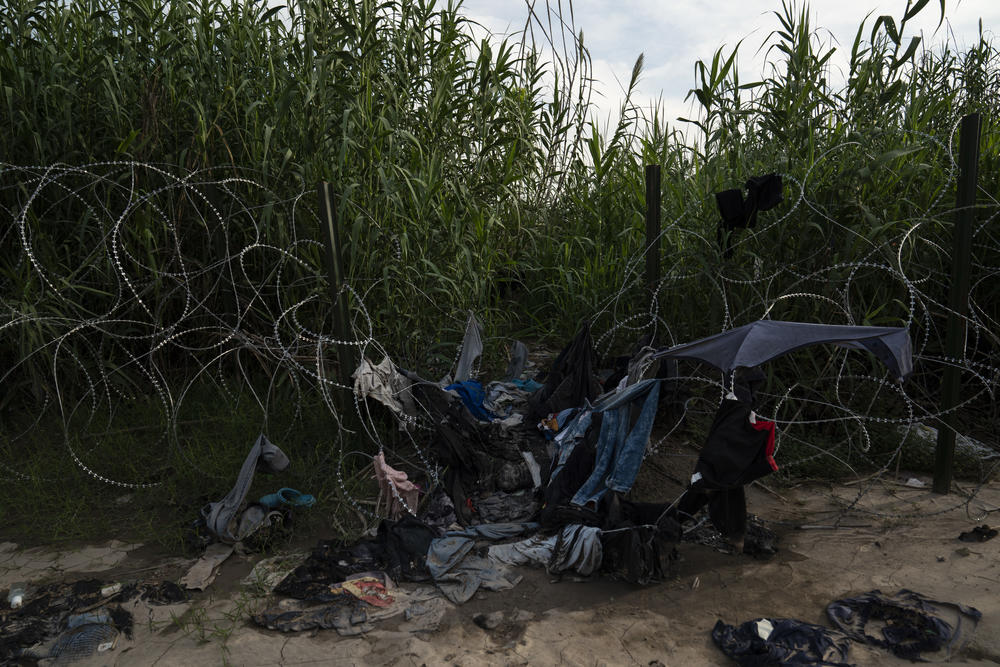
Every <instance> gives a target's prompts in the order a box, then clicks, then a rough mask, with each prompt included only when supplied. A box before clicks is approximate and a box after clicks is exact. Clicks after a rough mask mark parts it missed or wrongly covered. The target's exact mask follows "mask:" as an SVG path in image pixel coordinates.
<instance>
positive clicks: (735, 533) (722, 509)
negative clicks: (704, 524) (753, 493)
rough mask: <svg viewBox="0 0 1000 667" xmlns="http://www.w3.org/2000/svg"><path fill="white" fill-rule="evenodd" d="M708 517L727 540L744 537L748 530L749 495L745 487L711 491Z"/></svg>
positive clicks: (735, 540)
mask: <svg viewBox="0 0 1000 667" xmlns="http://www.w3.org/2000/svg"><path fill="white" fill-rule="evenodd" d="M708 517H709V518H710V519H711V520H712V525H714V526H715V527H716V528H717V529H718V530H719V532H720V533H722V536H723V537H725V538H726V539H727V540H730V541H733V542H737V541H739V540H741V539H743V536H744V535H746V532H747V497H746V493H745V492H744V490H743V487H742V486H738V487H736V488H734V489H723V490H721V491H712V492H710V493H709V496H708Z"/></svg>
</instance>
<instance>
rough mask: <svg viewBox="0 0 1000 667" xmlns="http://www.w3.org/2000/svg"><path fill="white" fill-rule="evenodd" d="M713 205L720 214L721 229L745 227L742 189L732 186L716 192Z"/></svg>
mask: <svg viewBox="0 0 1000 667" xmlns="http://www.w3.org/2000/svg"><path fill="white" fill-rule="evenodd" d="M715 205H716V206H718V207H719V215H720V216H722V229H726V230H732V229H737V228H738V227H746V214H745V213H744V212H743V191H742V190H739V189H735V188H734V189H732V190H723V191H722V192H716V193H715Z"/></svg>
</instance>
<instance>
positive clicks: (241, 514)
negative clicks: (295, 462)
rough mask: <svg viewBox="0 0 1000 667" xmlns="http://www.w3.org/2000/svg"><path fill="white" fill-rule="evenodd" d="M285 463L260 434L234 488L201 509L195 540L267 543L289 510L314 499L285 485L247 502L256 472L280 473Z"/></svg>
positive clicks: (281, 528) (308, 504)
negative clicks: (256, 499) (254, 500)
mask: <svg viewBox="0 0 1000 667" xmlns="http://www.w3.org/2000/svg"><path fill="white" fill-rule="evenodd" d="M288 466H289V460H288V456H286V455H285V453H284V452H283V451H281V448H279V447H278V446H277V445H275V444H274V443H272V442H271V441H270V440H268V439H267V436H265V435H264V434H263V433H261V434H260V435H259V436H257V440H256V442H254V444H253V446H252V447H251V448H250V451H249V452H248V453H247V457H246V459H244V461H243V465H242V466H241V467H240V472H239V474H238V475H237V477H236V484H235V485H233V488H232V489H230V491H229V493H227V494H226V496H225V497H224V498H223V499H222V500H220V501H218V502H213V503H209V504H208V505H206V506H205V507H204V508H202V510H201V518H200V519H199V520H198V521H197V522H196V525H195V539H196V540H199V541H200V542H201V546H205V545H207V544H210V543H211V542H213V541H218V542H222V543H224V544H235V543H238V542H239V543H243V544H244V545H245V546H253V542H260V543H266V542H267V541H268V540H269V539H272V538H273V537H274V535H275V534H277V533H281V532H283V531H284V530H285V529H286V527H287V525H288V523H289V520H290V516H291V512H292V509H293V508H308V507H312V506H313V504H315V502H316V499H315V498H314V497H313V496H311V495H308V494H305V493H301V492H299V491H296V490H295V489H290V488H287V487H285V488H281V489H279V490H278V491H277V492H275V493H270V494H267V495H264V496H262V497H261V498H260V499H259V500H258V501H256V502H250V503H247V502H246V499H247V494H248V493H249V492H250V485H251V484H252V483H253V478H254V474H255V473H256V472H258V471H259V472H264V473H271V474H274V473H280V472H284V471H285V470H286V469H287V468H288Z"/></svg>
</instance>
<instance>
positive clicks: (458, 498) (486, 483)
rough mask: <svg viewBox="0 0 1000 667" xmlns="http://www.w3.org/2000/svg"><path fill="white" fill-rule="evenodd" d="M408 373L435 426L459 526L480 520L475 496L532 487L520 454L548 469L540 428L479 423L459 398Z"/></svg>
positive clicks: (437, 448)
mask: <svg viewBox="0 0 1000 667" xmlns="http://www.w3.org/2000/svg"><path fill="white" fill-rule="evenodd" d="M404 374H405V375H406V376H407V377H408V378H410V379H411V380H413V382H414V384H413V385H412V386H411V389H410V391H411V394H412V395H413V398H414V400H415V401H416V402H417V404H418V405H420V406H421V408H423V409H424V410H426V412H427V414H428V416H429V417H430V420H431V423H432V425H433V429H434V437H433V449H434V452H435V455H436V459H437V461H438V463H440V464H441V465H442V467H443V468H444V469H445V472H444V475H443V476H442V486H443V487H444V490H445V492H446V493H447V494H448V496H449V498H451V501H452V505H453V506H454V509H455V514H456V518H457V520H458V522H459V523H460V524H462V525H466V526H467V525H470V524H472V523H475V522H476V520H477V517H476V516H475V515H474V512H473V504H474V499H475V498H480V497H485V496H488V495H490V494H491V493H493V492H494V491H496V490H497V489H500V490H503V491H508V492H512V491H517V490H520V489H531V488H533V487H534V481H533V479H532V477H531V472H530V470H529V469H528V466H527V464H526V463H525V460H524V457H523V456H522V454H521V452H522V451H525V452H531V453H532V455H533V456H534V458H535V461H536V462H537V463H538V464H539V466H540V467H541V469H542V470H543V471H544V470H547V469H548V464H549V461H548V456H547V454H546V448H545V442H544V438H543V437H542V436H541V434H539V433H538V431H537V429H535V428H533V427H532V426H529V425H528V424H524V425H522V426H515V427H512V428H510V429H507V430H506V431H504V430H503V429H501V428H500V425H499V424H496V423H493V424H484V423H481V422H479V421H478V420H476V419H475V417H473V416H472V415H471V414H470V413H469V410H468V409H467V408H466V407H465V405H464V404H463V403H462V401H461V400H459V399H458V398H456V397H454V396H452V395H451V394H449V393H448V392H446V391H444V390H443V389H441V387H440V386H438V385H437V384H434V383H432V382H427V381H425V380H421V379H420V378H419V376H416V375H415V374H413V373H409V372H404ZM539 391H540V390H539Z"/></svg>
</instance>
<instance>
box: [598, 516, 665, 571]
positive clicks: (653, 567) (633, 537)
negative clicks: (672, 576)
mask: <svg viewBox="0 0 1000 667" xmlns="http://www.w3.org/2000/svg"><path fill="white" fill-rule="evenodd" d="M662 543H663V537H662V536H661V535H659V531H657V530H655V529H653V528H650V527H648V526H633V527H628V528H619V529H616V530H609V531H604V532H602V533H601V548H602V549H603V552H604V558H603V560H602V561H601V571H602V572H604V573H605V574H607V575H609V576H611V577H614V578H616V579H623V580H625V581H628V582H631V583H633V584H642V585H645V584H648V583H649V582H651V581H660V580H662V579H663V558H664V557H665V556H666V555H667V554H665V553H664V549H663V548H662ZM668 553H669V552H668Z"/></svg>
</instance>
